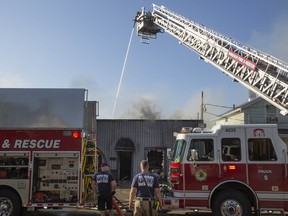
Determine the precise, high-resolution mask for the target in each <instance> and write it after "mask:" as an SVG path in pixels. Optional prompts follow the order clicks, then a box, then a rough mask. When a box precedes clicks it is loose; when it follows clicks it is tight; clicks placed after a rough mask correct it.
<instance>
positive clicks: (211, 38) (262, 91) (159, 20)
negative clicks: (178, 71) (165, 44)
mask: <svg viewBox="0 0 288 216" xmlns="http://www.w3.org/2000/svg"><path fill="white" fill-rule="evenodd" d="M135 22H136V24H137V32H138V35H139V36H141V37H142V40H143V42H146V43H149V40H150V38H156V35H157V34H158V33H160V32H167V33H169V34H171V35H172V36H174V37H176V38H177V39H178V40H179V41H180V43H181V44H183V45H185V46H187V47H188V48H190V49H191V50H192V51H194V52H196V53H197V54H199V55H200V58H201V59H203V60H205V61H206V62H209V63H211V64H212V65H214V66H215V67H217V68H218V69H220V70H221V71H223V72H224V73H225V74H227V75H228V76H230V77H231V78H232V79H234V80H236V81H238V82H239V83H241V84H242V85H244V86H245V87H246V88H248V89H249V90H251V91H252V92H254V93H256V94H257V95H259V96H260V97H262V98H263V99H265V100H266V101H268V102H269V103H271V104H272V105H274V106H275V107H277V108H278V109H280V113H281V114H282V115H288V64H287V63H285V62H283V61H281V60H279V59H277V58H275V57H273V56H271V55H269V54H266V53H263V52H261V51H259V50H256V49H254V48H251V47H249V46H248V45H245V44H243V43H240V42H239V41H236V40H234V39H232V38H231V37H227V36H225V35H223V34H220V33H218V32H216V31H214V30H212V29H209V28H207V27H205V26H203V25H201V24H198V23H196V22H194V21H191V20H188V19H187V18H185V17H183V16H181V15H179V14H176V13H175V12H172V11H170V10H168V9H167V8H165V7H164V6H157V5H155V4H153V7H152V12H145V10H144V8H142V11H141V12H138V13H137V14H136V17H135Z"/></svg>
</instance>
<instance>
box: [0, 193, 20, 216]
mask: <svg viewBox="0 0 288 216" xmlns="http://www.w3.org/2000/svg"><path fill="white" fill-rule="evenodd" d="M0 215H5V216H21V215H22V203H21V201H20V198H19V196H18V195H17V194H16V193H15V192H14V191H12V190H9V189H1V190H0Z"/></svg>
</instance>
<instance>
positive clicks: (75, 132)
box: [72, 131, 81, 139]
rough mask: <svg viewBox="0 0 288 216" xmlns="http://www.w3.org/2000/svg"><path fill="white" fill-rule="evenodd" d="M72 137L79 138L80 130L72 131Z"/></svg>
mask: <svg viewBox="0 0 288 216" xmlns="http://www.w3.org/2000/svg"><path fill="white" fill-rule="evenodd" d="M72 137H73V138H75V139H79V138H81V131H73V132H72Z"/></svg>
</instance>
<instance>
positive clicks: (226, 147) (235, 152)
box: [221, 138, 241, 161]
mask: <svg viewBox="0 0 288 216" xmlns="http://www.w3.org/2000/svg"><path fill="white" fill-rule="evenodd" d="M221 155H222V156H221V157H222V161H240V160H241V141H240V139H239V138H223V139H222V140H221Z"/></svg>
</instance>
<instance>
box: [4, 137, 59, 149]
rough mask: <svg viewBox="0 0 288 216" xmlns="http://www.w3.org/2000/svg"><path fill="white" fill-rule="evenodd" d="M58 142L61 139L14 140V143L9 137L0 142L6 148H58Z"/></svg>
mask: <svg viewBox="0 0 288 216" xmlns="http://www.w3.org/2000/svg"><path fill="white" fill-rule="evenodd" d="M60 143H61V140H44V139H40V140H35V139H32V140H28V139H24V140H20V139H19V140H15V142H14V144H13V143H10V141H9V139H6V140H4V142H3V143H2V145H1V146H2V148H3V149H7V148H15V149H17V148H19V149H20V148H24V149H34V148H40V149H41V148H46V149H58V148H60Z"/></svg>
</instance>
